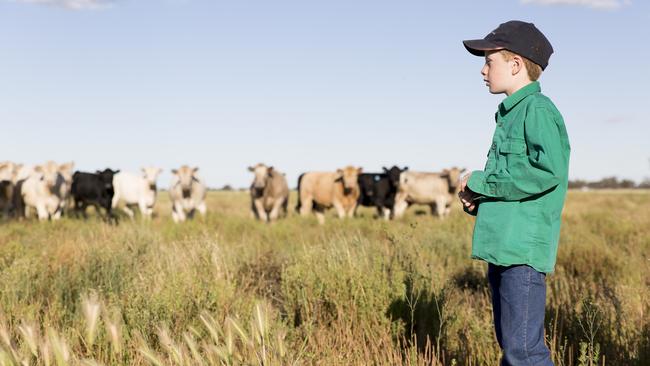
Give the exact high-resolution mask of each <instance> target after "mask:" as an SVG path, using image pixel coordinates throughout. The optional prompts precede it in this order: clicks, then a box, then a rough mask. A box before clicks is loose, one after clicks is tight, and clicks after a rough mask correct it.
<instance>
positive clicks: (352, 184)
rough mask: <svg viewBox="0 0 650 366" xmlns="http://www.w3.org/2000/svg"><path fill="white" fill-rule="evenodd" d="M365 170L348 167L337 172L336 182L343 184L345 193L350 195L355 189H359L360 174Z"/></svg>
mask: <svg viewBox="0 0 650 366" xmlns="http://www.w3.org/2000/svg"><path fill="white" fill-rule="evenodd" d="M362 171H363V169H361V168H355V167H353V166H347V167H345V168H343V169H337V170H336V180H340V181H342V182H343V193H344V194H349V193H350V192H351V191H352V190H353V189H355V188H358V187H359V174H361V172H362Z"/></svg>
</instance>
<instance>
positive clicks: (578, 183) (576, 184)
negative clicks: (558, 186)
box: [569, 179, 589, 189]
mask: <svg viewBox="0 0 650 366" xmlns="http://www.w3.org/2000/svg"><path fill="white" fill-rule="evenodd" d="M588 184H589V182H587V181H586V180H582V179H576V180H570V181H569V189H581V188H584V187H586V186H587V185H588Z"/></svg>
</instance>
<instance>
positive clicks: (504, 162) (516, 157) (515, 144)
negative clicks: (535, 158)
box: [497, 138, 526, 173]
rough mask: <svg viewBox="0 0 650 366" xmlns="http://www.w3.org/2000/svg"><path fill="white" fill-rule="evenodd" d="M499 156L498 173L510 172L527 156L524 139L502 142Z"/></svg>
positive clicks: (510, 139) (511, 139)
mask: <svg viewBox="0 0 650 366" xmlns="http://www.w3.org/2000/svg"><path fill="white" fill-rule="evenodd" d="M497 156H498V158H497V170H498V172H499V173H505V172H507V171H509V170H510V169H512V168H513V167H514V166H515V165H516V164H518V163H520V162H521V160H522V158H523V157H525V156H526V143H525V142H524V139H517V138H509V139H506V140H505V141H503V142H501V144H500V145H499V154H497Z"/></svg>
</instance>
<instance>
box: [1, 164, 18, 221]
mask: <svg viewBox="0 0 650 366" xmlns="http://www.w3.org/2000/svg"><path fill="white" fill-rule="evenodd" d="M14 187H15V182H14V163H12V162H10V161H6V162H1V163H0V218H3V217H4V218H8V217H10V215H11V214H12V212H13V206H14V205H13V192H14Z"/></svg>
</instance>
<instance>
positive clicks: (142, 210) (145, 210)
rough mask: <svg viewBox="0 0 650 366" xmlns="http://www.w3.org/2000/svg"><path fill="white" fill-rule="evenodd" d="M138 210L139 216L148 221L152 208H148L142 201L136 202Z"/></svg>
mask: <svg viewBox="0 0 650 366" xmlns="http://www.w3.org/2000/svg"><path fill="white" fill-rule="evenodd" d="M138 209H139V210H140V216H142V218H143V219H145V220H150V219H151V216H152V214H153V208H150V207H149V206H148V205H147V202H145V200H144V199H141V200H140V201H138Z"/></svg>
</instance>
